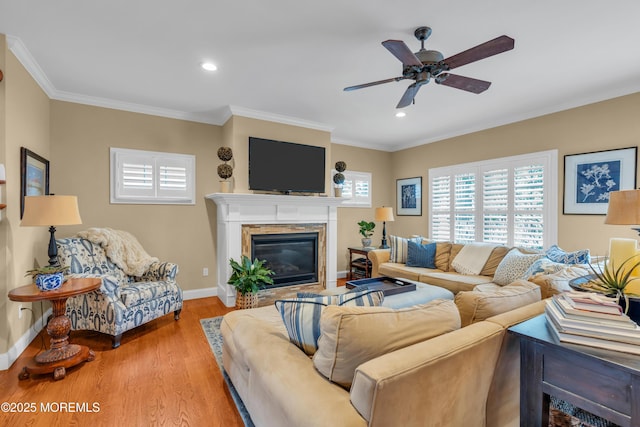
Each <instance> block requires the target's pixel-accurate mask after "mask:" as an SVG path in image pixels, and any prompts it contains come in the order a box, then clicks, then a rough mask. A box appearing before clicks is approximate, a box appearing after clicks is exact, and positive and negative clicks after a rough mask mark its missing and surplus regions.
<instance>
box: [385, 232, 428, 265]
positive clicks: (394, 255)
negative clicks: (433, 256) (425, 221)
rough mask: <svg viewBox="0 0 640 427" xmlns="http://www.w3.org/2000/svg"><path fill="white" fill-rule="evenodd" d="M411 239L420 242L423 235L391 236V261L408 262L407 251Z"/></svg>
mask: <svg viewBox="0 0 640 427" xmlns="http://www.w3.org/2000/svg"><path fill="white" fill-rule="evenodd" d="M409 241H412V242H415V243H420V242H422V237H420V236H418V237H412V238H410V239H405V238H404V237H398V236H391V237H390V238H389V246H390V247H391V254H390V255H389V262H397V263H400V264H404V263H406V262H407V252H408V251H409V249H408V245H409Z"/></svg>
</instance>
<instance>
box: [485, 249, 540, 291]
mask: <svg viewBox="0 0 640 427" xmlns="http://www.w3.org/2000/svg"><path fill="white" fill-rule="evenodd" d="M542 257H544V254H523V253H522V252H520V251H519V250H518V249H516V248H513V249H511V250H510V251H509V252H507V254H506V255H505V256H504V258H502V261H500V264H498V267H497V268H496V274H495V275H494V276H493V282H494V283H496V284H498V285H500V286H505V285H508V284H509V283H513V282H515V281H516V280H518V279H522V278H524V275H525V273H526V272H527V271H528V270H529V267H531V265H532V264H533V263H534V262H536V261H537V260H539V259H540V258H542Z"/></svg>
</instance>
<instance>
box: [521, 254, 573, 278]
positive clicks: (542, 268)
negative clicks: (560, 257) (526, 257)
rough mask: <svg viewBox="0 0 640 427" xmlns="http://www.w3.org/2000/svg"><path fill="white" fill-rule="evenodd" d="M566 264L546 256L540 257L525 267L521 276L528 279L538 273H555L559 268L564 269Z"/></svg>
mask: <svg viewBox="0 0 640 427" xmlns="http://www.w3.org/2000/svg"><path fill="white" fill-rule="evenodd" d="M567 266H568V264H563V263H560V262H554V261H551V260H550V259H549V258H547V257H542V258H540V259H539V260H536V262H534V263H533V264H531V266H530V267H529V268H528V269H527V271H526V272H525V273H524V276H523V277H522V278H523V279H525V280H529V279H530V278H531V276H534V275H536V274H539V273H544V274H550V273H557V272H558V271H560V270H563V269H565V268H566V267H567Z"/></svg>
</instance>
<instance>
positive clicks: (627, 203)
mask: <svg viewBox="0 0 640 427" xmlns="http://www.w3.org/2000/svg"><path fill="white" fill-rule="evenodd" d="M604 223H605V224H615V225H640V190H623V191H612V192H610V193H609V207H608V208H607V216H606V218H605V219H604ZM631 229H632V230H635V231H636V232H638V234H639V235H640V228H639V227H631Z"/></svg>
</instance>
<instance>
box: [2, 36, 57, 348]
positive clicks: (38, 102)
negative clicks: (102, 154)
mask: <svg viewBox="0 0 640 427" xmlns="http://www.w3.org/2000/svg"><path fill="white" fill-rule="evenodd" d="M0 37H1V38H0V45H1V46H2V51H1V52H2V53H1V54H0V56H1V57H2V60H0V66H1V67H2V71H3V72H4V80H3V81H2V82H0V86H2V89H0V91H1V92H0V101H1V102H2V103H3V104H4V114H3V118H2V123H3V126H1V127H0V128H1V129H3V130H4V132H3V134H2V137H0V141H1V142H0V148H1V149H2V150H1V151H2V154H1V155H0V156H1V157H0V159H1V160H0V162H2V163H4V164H5V167H6V174H7V183H6V185H5V186H4V188H3V189H2V191H3V197H4V200H6V202H5V203H6V204H7V208H6V209H5V210H4V211H3V212H2V221H0V229H1V232H0V234H1V236H2V238H3V240H4V241H3V245H2V246H3V254H2V261H3V262H2V272H1V273H0V293H1V294H2V295H3V297H2V298H0V334H1V338H0V354H1V353H6V352H7V350H8V349H9V348H10V347H11V346H12V345H13V344H14V343H15V342H16V340H17V339H18V338H20V337H21V336H22V335H23V334H24V333H25V332H26V331H27V330H28V328H29V326H30V324H31V319H32V314H31V313H30V312H28V311H24V312H23V316H22V319H18V303H15V302H12V301H9V299H8V298H7V297H6V295H7V293H8V292H9V290H11V289H13V288H16V287H18V286H21V285H25V284H28V283H29V282H30V280H29V279H28V278H25V277H24V274H25V271H26V270H29V269H31V268H33V267H34V262H37V263H38V264H39V265H46V264H47V261H48V257H47V243H48V241H49V233H48V231H47V229H46V228H45V227H20V147H26V148H28V149H29V150H31V151H33V152H35V153H37V154H39V155H41V156H43V157H44V158H46V159H51V151H50V144H49V99H48V97H47V96H46V94H45V93H44V92H43V91H42V89H40V87H39V86H38V85H37V84H36V83H35V81H34V80H33V79H32V78H31V76H30V75H29V73H27V71H26V70H25V69H24V68H23V67H22V65H21V64H20V63H19V62H18V60H17V59H16V57H15V56H14V55H13V54H12V53H11V52H10V51H8V50H7V46H6V44H5V39H4V36H0ZM23 306H24V307H27V308H33V314H34V315H35V318H38V317H40V316H41V313H42V309H41V304H40V303H35V304H33V307H32V305H31V304H25V303H23ZM42 307H43V309H44V310H46V308H47V307H48V304H46V303H45V304H43V305H42Z"/></svg>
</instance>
